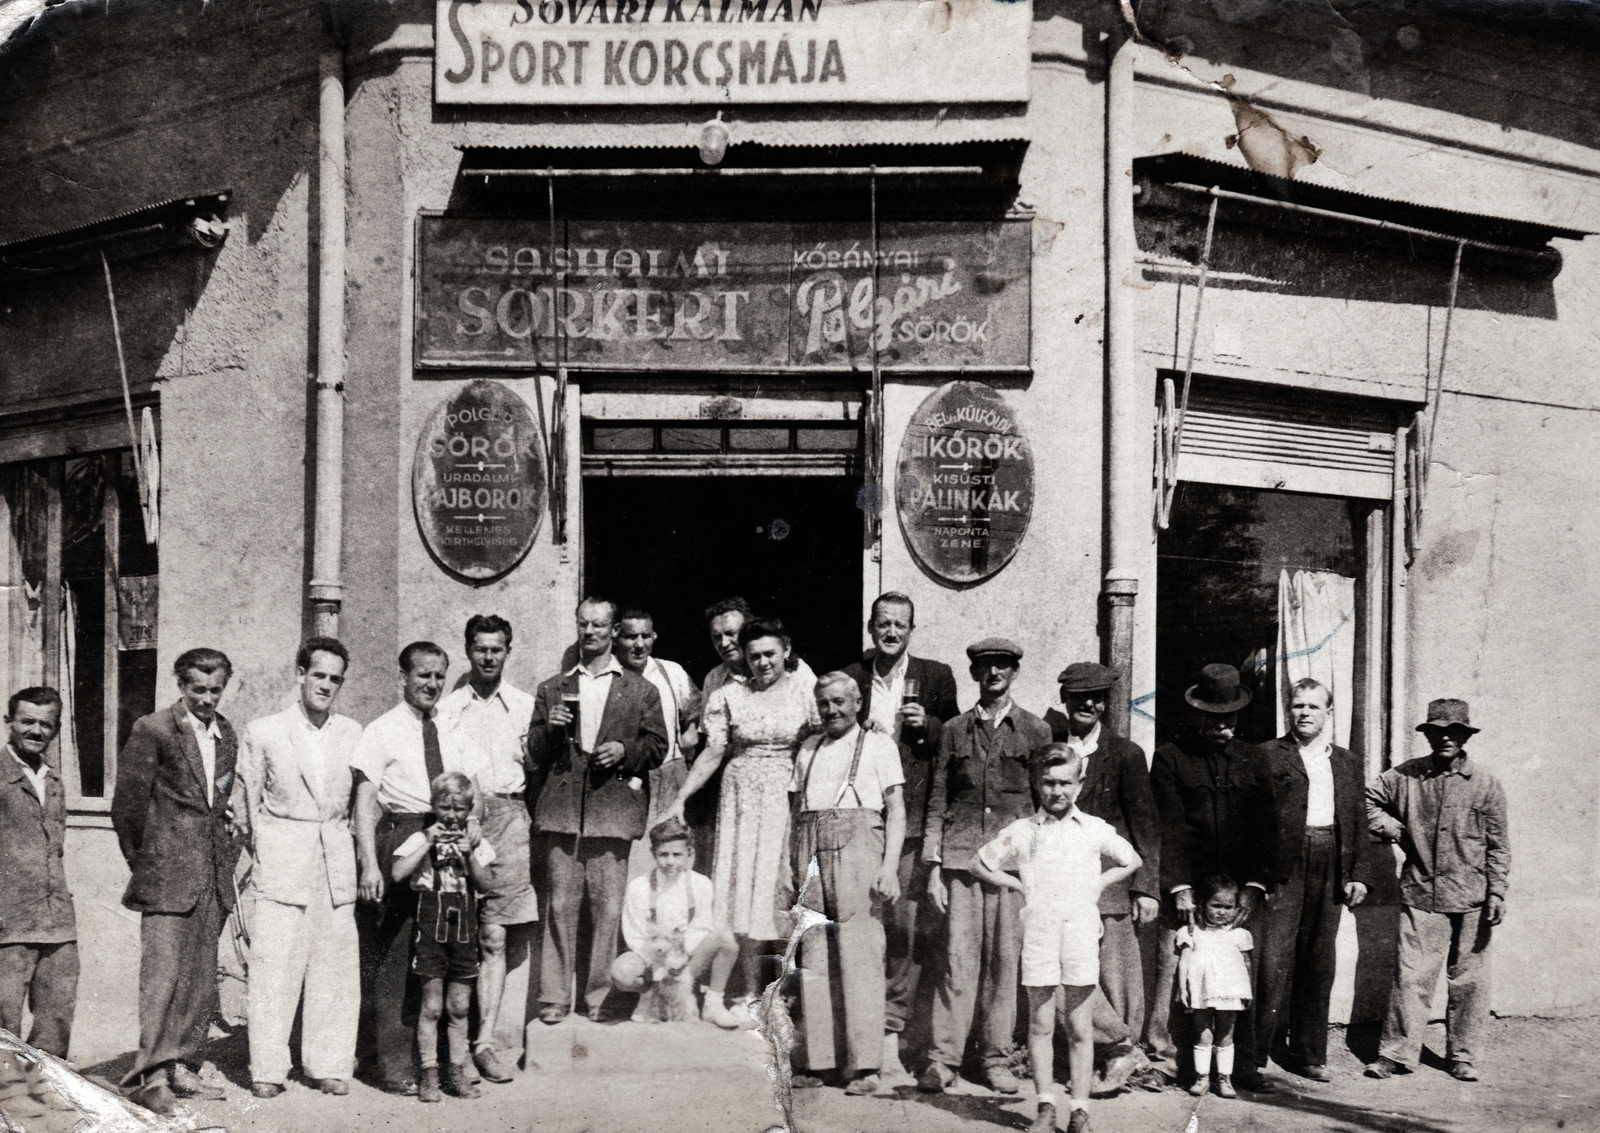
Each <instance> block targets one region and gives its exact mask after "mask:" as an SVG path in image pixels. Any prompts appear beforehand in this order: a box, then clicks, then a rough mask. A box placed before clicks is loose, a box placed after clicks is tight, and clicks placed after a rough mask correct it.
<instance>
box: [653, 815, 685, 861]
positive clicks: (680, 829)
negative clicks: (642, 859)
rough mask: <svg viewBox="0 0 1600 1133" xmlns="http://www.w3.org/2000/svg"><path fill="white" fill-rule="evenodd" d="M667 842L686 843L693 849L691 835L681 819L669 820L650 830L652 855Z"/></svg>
mask: <svg viewBox="0 0 1600 1133" xmlns="http://www.w3.org/2000/svg"><path fill="white" fill-rule="evenodd" d="M668 842H688V843H689V848H690V849H691V850H693V849H694V839H693V834H692V832H691V831H690V830H689V827H688V826H687V825H685V824H684V821H683V819H681V818H669V819H667V820H666V821H665V822H663V823H660V824H658V825H656V826H652V827H651V828H650V852H651V853H654V852H655V851H657V850H659V849H660V848H661V847H662V846H665V845H666V844H667V843H668Z"/></svg>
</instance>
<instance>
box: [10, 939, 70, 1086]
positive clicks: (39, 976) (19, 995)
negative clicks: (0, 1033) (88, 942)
mask: <svg viewBox="0 0 1600 1133" xmlns="http://www.w3.org/2000/svg"><path fill="white" fill-rule="evenodd" d="M24 1000H26V1001H27V1004H28V1010H29V1011H31V1012H33V1027H32V1028H31V1029H30V1030H29V1033H28V1042H29V1043H31V1044H32V1045H34V1046H36V1047H38V1048H39V1049H40V1050H42V1051H44V1052H45V1053H46V1054H53V1055H55V1056H56V1057H57V1058H65V1057H67V1046H68V1044H70V1043H71V1041H72V1017H73V1015H74V1013H75V1012H76V1010H77V1006H78V942H77V941H75V940H68V941H64V942H62V943H60V944H0V1027H4V1028H5V1029H6V1030H8V1031H10V1032H11V1033H12V1034H14V1035H18V1036H20V1035H21V1034H22V1004H23V1001H24Z"/></svg>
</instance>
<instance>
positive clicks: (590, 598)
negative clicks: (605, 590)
mask: <svg viewBox="0 0 1600 1133" xmlns="http://www.w3.org/2000/svg"><path fill="white" fill-rule="evenodd" d="M585 606H604V607H605V608H606V609H607V610H610V611H611V624H612V625H616V624H617V604H616V603H615V602H613V601H612V600H611V599H610V598H599V597H596V596H595V595H593V594H590V595H587V596H586V597H585V598H584V600H583V601H581V602H579V603H578V604H577V605H576V606H574V607H573V610H572V612H573V614H574V616H576V614H577V612H578V611H579V610H581V609H583V608H584V607H585Z"/></svg>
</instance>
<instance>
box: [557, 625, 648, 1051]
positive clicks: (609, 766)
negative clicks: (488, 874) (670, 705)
mask: <svg viewBox="0 0 1600 1133" xmlns="http://www.w3.org/2000/svg"><path fill="white" fill-rule="evenodd" d="M616 624H617V607H616V605H615V603H612V602H608V601H605V600H604V599H599V598H585V599H584V600H583V601H582V602H581V603H580V604H579V606H578V663H577V664H576V665H574V666H572V668H570V669H568V670H567V671H566V672H564V673H558V674H557V675H556V676H553V677H551V678H550V679H549V680H547V681H545V682H544V683H543V684H541V685H540V686H539V689H538V692H537V694H536V697H535V699H536V703H535V705H534V709H533V722H532V723H531V724H530V726H529V728H528V792H529V794H530V796H535V795H536V796H537V799H538V801H537V803H536V804H535V806H534V811H533V821H534V826H535V828H536V829H538V831H539V832H540V833H541V834H543V835H545V844H546V848H547V852H548V864H547V869H548V876H549V882H548V885H549V892H548V893H547V894H546V898H545V901H546V906H545V917H544V952H543V960H542V964H541V968H540V974H539V985H540V986H539V1000H540V1004H541V1006H540V1008H539V1019H540V1021H541V1022H545V1023H559V1022H560V1021H561V1020H562V1019H563V1018H565V1017H566V1014H567V1011H568V1009H569V1007H570V1004H571V1002H572V992H571V990H570V988H571V984H572V977H573V972H574V969H575V967H576V963H575V962H576V960H577V950H578V917H579V913H580V911H581V909H582V906H583V901H584V898H585V896H586V895H587V897H588V899H589V919H590V923H591V924H592V925H593V935H592V937H591V939H590V943H589V979H588V984H587V986H586V988H585V989H584V993H583V999H584V1001H585V1003H586V1004H587V1005H588V1014H589V1018H590V1019H594V1020H598V1019H599V1018H600V1009H601V1005H602V1004H603V1003H604V1002H605V999H606V996H607V995H608V994H609V993H610V991H611V962H612V961H613V960H615V959H616V958H617V932H618V930H619V928H620V927H621V924H622V898H623V896H624V894H625V892H626V888H627V883H628V852H629V849H630V848H631V846H632V844H633V840H634V839H635V838H639V837H642V836H643V834H644V820H645V815H646V813H647V811H648V809H649V805H650V778H649V777H650V772H651V771H654V770H655V769H656V768H658V767H660V766H661V760H662V758H663V757H664V756H665V755H666V752H667V726H666V723H665V721H664V720H663V718H662V713H661V694H660V693H658V692H657V691H656V688H655V686H654V685H652V684H651V683H650V682H649V681H647V680H645V679H644V678H643V677H641V676H639V675H638V674H636V673H633V672H630V671H629V670H627V669H625V668H623V666H622V664H621V663H620V662H619V661H618V660H617V659H616V657H615V656H613V655H612V652H611V645H612V641H613V639H614V638H615V635H616ZM564 695H565V699H563V696H564ZM574 706H575V707H576V708H577V712H576V714H574V712H573V707H574Z"/></svg>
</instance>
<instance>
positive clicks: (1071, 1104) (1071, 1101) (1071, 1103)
mask: <svg viewBox="0 0 1600 1133" xmlns="http://www.w3.org/2000/svg"><path fill="white" fill-rule="evenodd" d="M1067 1108H1068V1109H1081V1110H1083V1112H1084V1113H1088V1112H1089V1103H1088V1102H1086V1101H1084V1100H1083V1099H1082V1098H1068V1099H1067Z"/></svg>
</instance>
